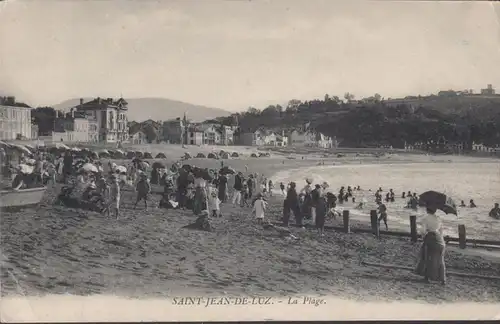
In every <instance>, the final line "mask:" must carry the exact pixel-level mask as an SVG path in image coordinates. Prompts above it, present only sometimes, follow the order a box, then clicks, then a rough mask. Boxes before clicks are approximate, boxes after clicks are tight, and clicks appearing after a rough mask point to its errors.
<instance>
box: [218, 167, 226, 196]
mask: <svg viewBox="0 0 500 324" xmlns="http://www.w3.org/2000/svg"><path fill="white" fill-rule="evenodd" d="M217 187H218V188H217V189H218V196H219V200H220V201H221V202H226V190H227V176H226V175H225V174H221V175H220V176H219V183H218V185H217Z"/></svg>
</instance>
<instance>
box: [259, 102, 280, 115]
mask: <svg viewBox="0 0 500 324" xmlns="http://www.w3.org/2000/svg"><path fill="white" fill-rule="evenodd" d="M261 115H262V116H263V117H264V118H276V117H279V116H280V111H279V110H278V108H277V107H276V106H273V105H271V106H268V107H267V108H266V109H264V110H263V111H262V113H261Z"/></svg>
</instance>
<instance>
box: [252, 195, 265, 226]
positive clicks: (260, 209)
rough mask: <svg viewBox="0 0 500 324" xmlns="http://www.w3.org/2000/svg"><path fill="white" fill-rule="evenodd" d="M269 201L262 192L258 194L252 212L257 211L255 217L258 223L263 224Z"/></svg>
mask: <svg viewBox="0 0 500 324" xmlns="http://www.w3.org/2000/svg"><path fill="white" fill-rule="evenodd" d="M266 207H267V202H266V201H265V200H264V197H263V196H262V194H261V193H258V194H257V199H255V202H254V203H253V209H252V213H255V218H256V219H257V223H258V224H262V222H263V221H264V214H265V212H266Z"/></svg>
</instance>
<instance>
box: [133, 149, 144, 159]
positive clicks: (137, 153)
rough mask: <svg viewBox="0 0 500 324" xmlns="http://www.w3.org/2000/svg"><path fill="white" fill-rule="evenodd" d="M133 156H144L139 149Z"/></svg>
mask: <svg viewBox="0 0 500 324" xmlns="http://www.w3.org/2000/svg"><path fill="white" fill-rule="evenodd" d="M135 156H136V157H138V158H140V159H142V158H143V157H144V154H142V152H141V151H135Z"/></svg>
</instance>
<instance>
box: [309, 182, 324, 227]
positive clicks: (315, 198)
mask: <svg viewBox="0 0 500 324" xmlns="http://www.w3.org/2000/svg"><path fill="white" fill-rule="evenodd" d="M322 195H323V193H322V190H321V186H320V185H319V184H317V185H315V186H314V189H313V190H312V191H311V222H312V223H313V224H316V208H317V207H318V203H319V200H320V198H321V197H322Z"/></svg>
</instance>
